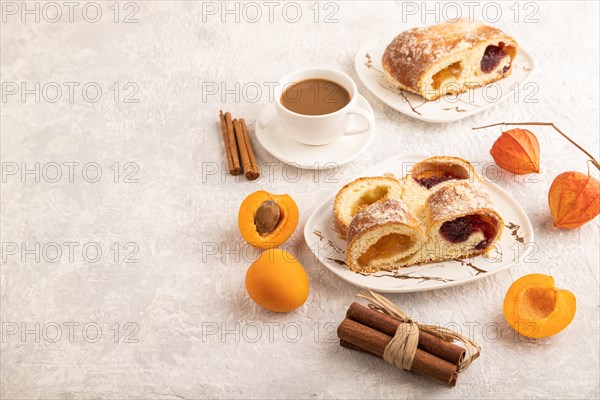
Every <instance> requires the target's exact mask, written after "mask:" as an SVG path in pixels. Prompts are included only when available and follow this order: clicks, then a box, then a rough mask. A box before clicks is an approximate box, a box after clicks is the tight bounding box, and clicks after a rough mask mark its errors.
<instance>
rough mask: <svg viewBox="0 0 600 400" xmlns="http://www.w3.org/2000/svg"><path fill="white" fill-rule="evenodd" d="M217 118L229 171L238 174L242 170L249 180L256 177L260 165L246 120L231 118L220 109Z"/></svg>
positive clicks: (258, 174) (258, 173)
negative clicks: (219, 123) (219, 122)
mask: <svg viewBox="0 0 600 400" xmlns="http://www.w3.org/2000/svg"><path fill="white" fill-rule="evenodd" d="M219 118H220V120H221V134H222V135H223V143H224V145H225V153H226V154H227V165H228V167H229V173H230V174H231V175H240V174H242V172H243V173H244V176H245V177H246V179H247V180H249V181H253V180H256V179H258V177H259V176H260V167H259V166H258V163H257V162H256V156H255V155H254V150H253V149H252V143H251V142H250V138H249V137H248V130H247V128H246V121H245V120H244V118H240V119H232V118H231V114H230V113H228V112H226V113H225V114H223V111H222V110H220V111H219Z"/></svg>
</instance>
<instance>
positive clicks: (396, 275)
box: [304, 154, 536, 293]
mask: <svg viewBox="0 0 600 400" xmlns="http://www.w3.org/2000/svg"><path fill="white" fill-rule="evenodd" d="M424 158H427V156H424V155H418V154H408V155H400V156H396V157H393V158H390V159H388V160H386V161H383V162H381V163H380V164H377V165H375V166H374V167H373V168H371V169H369V170H367V171H365V172H364V173H363V174H361V175H360V176H378V175H383V174H387V173H392V174H394V175H395V176H397V177H402V176H404V175H406V173H407V172H409V171H410V168H411V167H412V165H414V163H416V162H418V161H420V160H422V159H424ZM357 178H358V177H357ZM484 185H485V186H486V188H487V190H488V191H489V193H490V194H491V196H492V198H493V200H494V202H495V204H496V208H497V210H498V211H499V212H500V215H501V216H502V218H503V219H504V223H505V228H504V231H503V233H502V237H501V239H500V240H499V241H498V242H497V243H496V246H495V248H494V249H492V250H491V251H490V252H489V253H488V254H487V255H485V256H478V257H473V258H470V259H464V260H458V261H454V260H453V261H444V262H437V263H431V264H425V265H417V266H412V267H407V268H399V269H398V270H396V271H380V272H376V273H373V274H359V273H355V272H352V271H351V270H350V269H349V268H347V267H346V265H345V261H344V260H345V254H344V253H345V250H346V241H345V240H343V239H341V238H340V237H339V236H338V234H337V232H336V231H335V229H334V227H333V200H334V198H335V195H336V193H337V191H336V192H335V193H333V194H332V195H331V196H329V198H327V199H326V200H325V201H324V202H323V203H322V204H321V205H320V206H319V207H318V208H317V209H316V210H315V211H314V212H313V213H312V214H311V216H310V217H309V218H308V221H307V222H306V225H305V226H304V239H305V240H306V243H307V244H308V247H309V248H310V249H311V251H312V252H313V254H314V255H315V257H317V259H319V261H320V262H321V263H322V264H323V265H324V266H325V267H326V268H327V269H329V270H330V271H331V272H333V273H334V274H335V275H337V276H338V277H339V278H341V279H343V280H345V281H347V282H349V283H351V284H353V285H356V286H359V287H362V288H369V289H373V290H376V291H378V292H384V293H408V292H418V291H422V290H432V289H439V288H445V287H450V286H456V285H462V284H464V283H468V282H473V281H475V280H478V279H481V278H484V277H486V276H490V275H493V274H495V273H498V272H500V271H502V270H505V269H507V268H509V267H510V266H512V265H514V264H515V263H517V262H519V261H521V260H523V259H525V260H527V258H528V257H534V256H535V253H534V251H535V248H536V246H535V244H534V243H533V228H532V226H531V222H530V221H529V218H528V217H527V215H526V214H525V211H523V209H522V208H521V206H520V205H519V204H518V203H517V202H516V200H514V199H513V198H512V197H511V196H510V195H509V194H508V193H507V192H506V191H505V190H504V189H502V188H501V187H499V186H498V185H496V184H494V183H491V182H488V181H485V182H484ZM342 186H343V185H340V188H341V187H342Z"/></svg>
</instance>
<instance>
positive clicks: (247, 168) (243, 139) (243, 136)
mask: <svg viewBox="0 0 600 400" xmlns="http://www.w3.org/2000/svg"><path fill="white" fill-rule="evenodd" d="M233 128H234V130H235V137H236V139H237V143H238V147H239V150H240V158H241V159H242V168H243V169H244V175H245V176H246V179H248V180H250V181H253V180H255V179H257V178H258V173H257V172H256V171H255V169H254V168H255V167H257V164H256V159H255V160H254V165H253V164H252V161H251V159H250V152H252V154H254V152H253V151H252V149H251V147H250V139H248V137H247V136H248V133H247V131H246V130H245V129H244V128H243V126H242V123H241V121H240V120H239V119H234V120H233Z"/></svg>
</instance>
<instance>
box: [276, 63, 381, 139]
mask: <svg viewBox="0 0 600 400" xmlns="http://www.w3.org/2000/svg"><path fill="white" fill-rule="evenodd" d="M357 98H358V90H357V88H356V83H354V81H353V80H352V79H351V78H350V77H349V76H348V75H346V74H344V73H343V72H339V71H336V70H332V69H325V68H314V69H305V70H301V71H296V72H293V73H291V74H289V75H287V76H286V77H285V78H283V79H282V80H281V81H279V85H278V86H277V90H276V91H275V107H276V109H277V115H278V117H279V121H280V122H281V125H282V127H283V129H284V130H285V132H286V134H288V135H290V136H291V137H292V138H294V139H295V140H296V141H298V142H300V143H304V144H308V145H314V146H316V145H323V144H328V143H331V142H334V141H336V140H337V139H339V138H340V137H342V136H344V135H356V134H361V133H366V132H368V131H369V130H370V129H371V127H372V126H374V121H373V116H372V115H371V114H370V113H369V112H368V111H367V110H364V109H362V108H360V107H359V106H358V105H357V101H358V99H357ZM351 116H358V117H360V118H361V119H363V120H364V121H363V123H362V124H361V125H362V126H360V127H358V128H355V129H350V128H349V126H348V125H349V119H350V117H351Z"/></svg>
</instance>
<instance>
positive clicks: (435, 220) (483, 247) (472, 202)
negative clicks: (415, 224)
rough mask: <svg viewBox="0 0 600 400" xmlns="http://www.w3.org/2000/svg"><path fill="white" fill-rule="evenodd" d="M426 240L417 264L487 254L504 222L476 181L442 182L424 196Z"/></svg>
mask: <svg viewBox="0 0 600 400" xmlns="http://www.w3.org/2000/svg"><path fill="white" fill-rule="evenodd" d="M426 208H427V219H426V222H425V224H426V226H427V231H428V239H427V243H426V245H425V246H424V248H423V249H422V252H421V255H420V257H419V260H418V262H419V263H427V262H437V261H442V260H451V259H456V258H466V257H472V256H476V255H479V254H484V253H487V252H488V251H489V250H490V249H491V248H492V247H493V246H492V245H493V243H494V242H496V241H497V240H498V239H499V238H500V235H501V234H502V229H503V227H504V222H503V221H502V217H500V214H498V212H497V211H496V210H495V208H494V204H493V203H492V200H491V198H490V195H489V194H488V193H487V191H486V190H485V188H484V187H483V186H482V185H481V184H480V183H472V182H468V181H466V180H461V181H455V182H453V183H451V184H448V185H445V186H444V187H442V188H440V189H438V190H437V191H435V192H434V193H432V194H431V196H429V198H428V199H427V206H426Z"/></svg>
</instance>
